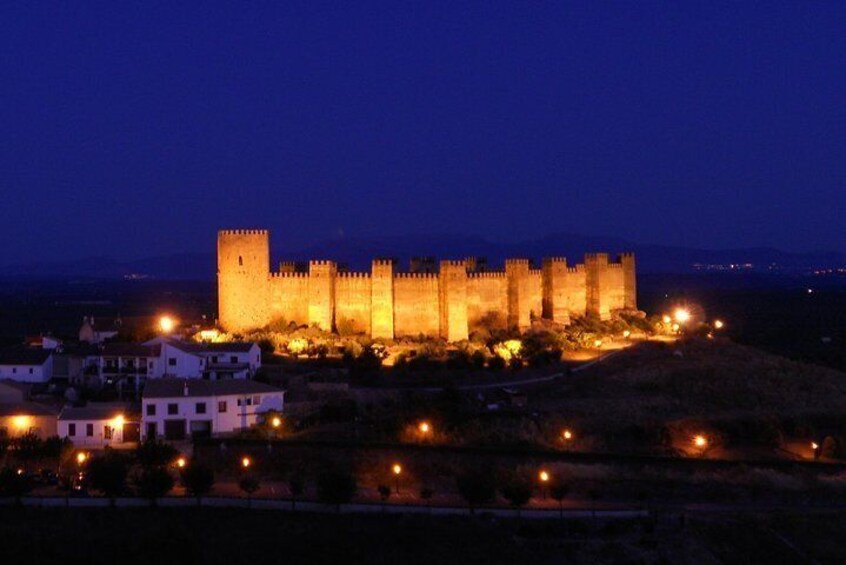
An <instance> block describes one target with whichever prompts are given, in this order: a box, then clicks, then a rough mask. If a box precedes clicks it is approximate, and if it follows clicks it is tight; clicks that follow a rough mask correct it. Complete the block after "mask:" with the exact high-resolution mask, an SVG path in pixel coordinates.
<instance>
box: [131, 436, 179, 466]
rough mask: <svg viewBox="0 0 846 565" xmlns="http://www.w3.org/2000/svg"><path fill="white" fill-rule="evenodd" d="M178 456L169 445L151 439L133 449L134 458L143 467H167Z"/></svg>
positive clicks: (174, 449)
mask: <svg viewBox="0 0 846 565" xmlns="http://www.w3.org/2000/svg"><path fill="white" fill-rule="evenodd" d="M178 454H179V452H178V451H177V450H176V448H175V447H173V446H172V445H171V444H169V443H165V442H163V441H159V440H156V439H153V438H147V439H146V440H145V441H144V442H142V443H140V444H138V447H136V448H135V457H136V458H137V459H138V462H139V463H140V464H141V465H144V466H145V467H147V466H162V465H167V464H169V463H170V462H171V461H173V460H174V459H176V456H177V455H178Z"/></svg>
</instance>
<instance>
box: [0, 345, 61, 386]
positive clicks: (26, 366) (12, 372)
mask: <svg viewBox="0 0 846 565" xmlns="http://www.w3.org/2000/svg"><path fill="white" fill-rule="evenodd" d="M52 377H53V352H52V351H51V350H49V349H35V348H26V347H14V348H10V349H6V350H3V351H0V379H11V380H13V381H18V382H25V383H46V382H47V381H49V380H50V379H51V378H52Z"/></svg>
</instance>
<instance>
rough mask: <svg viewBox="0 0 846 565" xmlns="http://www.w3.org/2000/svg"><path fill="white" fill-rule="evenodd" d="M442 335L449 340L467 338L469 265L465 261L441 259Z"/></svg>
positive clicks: (439, 283) (440, 302)
mask: <svg viewBox="0 0 846 565" xmlns="http://www.w3.org/2000/svg"><path fill="white" fill-rule="evenodd" d="M438 298H439V306H440V317H441V324H440V325H441V337H443V338H446V340H447V341H450V342H452V341H462V340H466V339H467V335H468V325H467V265H466V264H465V262H464V261H441V269H440V273H439V274H438Z"/></svg>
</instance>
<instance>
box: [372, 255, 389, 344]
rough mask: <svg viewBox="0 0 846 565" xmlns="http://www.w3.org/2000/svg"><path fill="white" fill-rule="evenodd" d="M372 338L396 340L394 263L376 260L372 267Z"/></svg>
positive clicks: (386, 260) (387, 260)
mask: <svg viewBox="0 0 846 565" xmlns="http://www.w3.org/2000/svg"><path fill="white" fill-rule="evenodd" d="M370 336H371V337H373V338H384V339H393V338H394V261H392V260H390V259H374V260H373V263H372V264H371V267H370Z"/></svg>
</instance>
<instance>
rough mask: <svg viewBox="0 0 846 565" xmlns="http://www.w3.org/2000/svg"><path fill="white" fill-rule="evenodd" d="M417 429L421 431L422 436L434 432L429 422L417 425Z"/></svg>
mask: <svg viewBox="0 0 846 565" xmlns="http://www.w3.org/2000/svg"><path fill="white" fill-rule="evenodd" d="M417 429H418V430H419V431H420V433H421V434H423V435H426V434H428V433H429V432H431V431H432V426H430V425H429V422H426V421H423V422H420V424H418V425H417Z"/></svg>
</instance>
